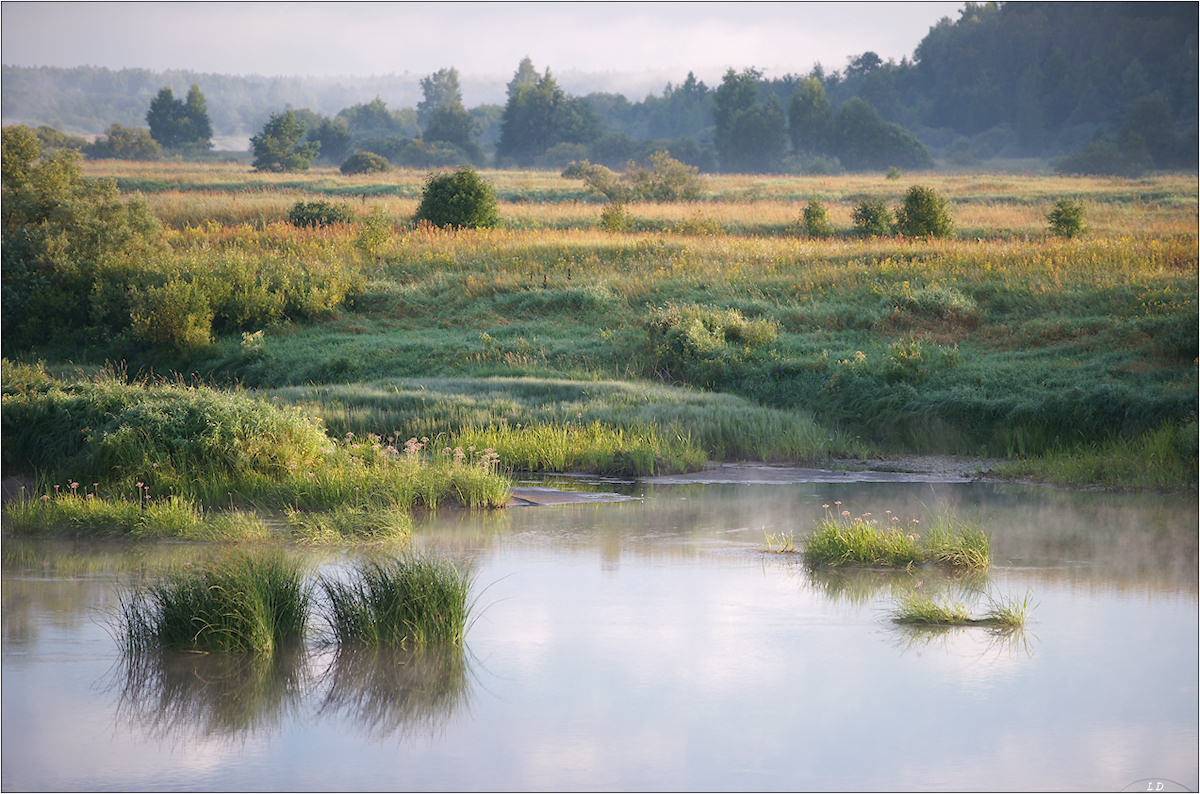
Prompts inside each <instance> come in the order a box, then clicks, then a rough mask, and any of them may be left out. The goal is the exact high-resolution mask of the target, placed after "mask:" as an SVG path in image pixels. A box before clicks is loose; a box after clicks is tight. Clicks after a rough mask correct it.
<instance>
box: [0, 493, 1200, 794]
mask: <svg viewBox="0 0 1200 794" xmlns="http://www.w3.org/2000/svg"><path fill="white" fill-rule="evenodd" d="M774 479H775V480H776V481H752V480H753V478H750V480H747V479H746V478H742V480H743V481H741V482H719V481H718V482H712V481H710V482H703V483H696V482H687V481H679V480H675V481H672V480H667V481H657V482H655V481H645V482H638V483H624V484H623V483H612V482H594V481H587V480H583V479H578V478H573V479H570V480H568V481H566V482H567V487H570V488H574V489H577V490H585V491H590V492H592V493H593V497H592V498H591V499H590V500H588V501H586V502H584V503H580V504H555V505H549V506H539V507H519V508H517V507H514V508H510V509H508V510H504V511H494V512H490V513H478V512H477V513H472V512H466V511H453V512H444V513H442V514H439V515H437V516H435V517H432V518H430V519H428V520H426V521H424V522H422V523H420V525H419V528H418V532H417V537H416V543H417V544H419V545H420V546H422V547H424V548H427V549H431V550H437V551H438V552H440V553H443V554H446V555H448V556H450V557H451V558H453V559H455V560H459V561H462V562H469V563H470V564H471V565H472V567H473V571H474V577H475V583H476V584H475V588H474V591H473V594H474V596H475V598H476V601H477V603H476V609H475V612H474V623H473V624H472V625H471V627H470V629H469V631H468V633H467V644H466V645H467V647H466V648H465V649H464V650H462V651H457V652H450V653H446V652H434V651H430V652H427V653H424V654H403V653H388V654H378V653H367V652H361V653H356V654H343V655H341V656H336V655H334V654H332V653H330V652H328V651H326V650H323V649H322V648H321V647H317V646H315V645H314V646H313V647H310V648H308V649H300V650H298V651H296V652H295V653H289V654H283V655H280V656H279V657H277V658H275V659H272V660H269V661H267V662H253V661H251V660H245V659H238V658H227V657H219V656H203V655H195V654H176V655H162V656H156V657H153V658H149V659H146V660H143V662H142V663H140V664H138V665H129V664H127V663H125V662H123V660H122V658H121V656H120V654H119V652H118V647H117V644H116V642H115V640H114V639H113V637H112V635H111V632H112V627H111V616H112V614H113V613H114V610H115V608H116V606H117V605H118V603H119V599H120V598H121V597H122V595H123V594H125V593H127V592H128V591H129V588H130V586H131V585H132V583H134V582H136V581H137V580H139V579H141V578H143V577H146V576H149V575H153V573H154V572H155V571H156V570H160V569H161V568H162V566H165V565H168V564H173V563H174V564H181V563H183V562H190V561H195V560H198V559H200V558H201V557H203V556H204V555H206V554H209V553H213V552H212V550H211V549H209V548H208V547H204V546H195V545H190V544H184V543H158V544H152V545H135V544H104V545H87V544H81V543H64V542H57V543H50V542H38V543H34V542H30V541H19V540H16V539H8V540H6V541H5V549H4V551H5V555H4V556H5V568H4V574H3V631H4V634H3V669H2V673H3V688H2V690H0V693H2V697H3V759H2V770H3V771H2V781H0V783H2V785H3V788H4V789H5V790H68V791H69V790H81V789H86V790H114V789H120V790H250V791H253V790H429V789H432V790H491V791H506V790H520V791H525V790H549V789H558V790H581V789H582V790H597V789H599V790H629V789H637V790H813V789H817V790H980V789H984V790H1005V789H1023V790H1053V789H1073V790H1089V789H1095V790H1110V791H1111V790H1121V789H1125V788H1127V787H1128V788H1130V789H1131V790H1139V791H1154V790H1163V791H1170V790H1183V789H1190V790H1195V789H1196V788H1197V786H1198V784H1200V780H1198V773H1197V764H1198V758H1197V746H1198V744H1197V743H1198V737H1197V722H1198V713H1197V674H1198V659H1197V643H1198V637H1197V507H1196V498H1195V496H1194V495H1183V496H1163V495H1152V494H1105V493H1091V492H1072V491H1061V490H1053V489H1048V488H1038V487H1033V486H1020V485H1005V484H994V483H936V482H926V483H897V482H846V481H842V482H838V481H834V482H791V481H788V480H787V478H774ZM830 479H836V478H830ZM601 492H608V493H614V494H618V495H619V498H618V499H615V500H612V501H609V500H606V498H604V497H600V496H596V495H595V494H596V493H601ZM835 501H840V502H841V503H842V506H844V507H846V508H848V509H850V510H852V511H854V512H855V514H858V513H860V512H866V511H870V512H872V513H873V514H874V515H884V514H885V513H884V511H886V510H891V511H893V513H894V514H896V515H900V516H904V517H905V518H906V520H907V519H908V517H909V516H913V517H917V516H921V517H928V516H930V515H932V514H934V513H936V512H937V511H939V510H947V509H948V510H952V511H954V513H955V514H957V515H959V516H962V517H966V518H970V519H972V520H977V521H979V522H980V524H981V525H982V526H984V527H985V528H986V529H987V530H988V531H989V532H990V533H991V535H992V560H993V563H992V568H991V570H990V572H989V573H988V574H987V575H986V576H983V577H967V578H951V577H947V576H944V575H942V574H939V573H937V572H935V571H932V570H930V569H925V568H921V569H916V570H913V571H909V572H904V571H902V572H898V573H895V572H884V571H857V572H850V573H841V574H837V573H829V572H822V571H820V570H816V571H814V570H810V569H809V568H808V567H806V566H805V565H804V564H803V562H802V561H801V560H800V558H799V555H794V554H769V553H766V552H765V551H764V549H765V545H764V539H765V535H766V534H767V533H773V534H774V533H784V534H786V533H789V532H794V533H795V536H796V538H797V541H799V540H800V538H802V537H803V535H804V534H806V533H807V532H808V531H810V529H811V528H812V527H813V525H814V523H815V521H816V520H817V519H818V518H820V517H821V516H822V515H823V512H824V511H823V509H822V505H824V504H831V505H832V504H833V503H834V502H835ZM306 553H309V554H311V557H312V561H313V563H314V564H315V565H317V566H321V567H322V569H323V570H330V569H335V568H336V567H337V566H341V565H344V564H346V563H347V562H348V561H349V560H350V559H352V558H353V556H354V554H356V552H347V551H341V552H338V551H312V552H306ZM914 589H921V590H923V591H925V592H931V593H943V594H948V595H953V596H954V597H955V598H959V599H963V600H965V601H966V602H967V603H968V604H971V605H973V608H975V609H977V608H978V605H979V604H980V603H982V601H983V599H986V598H987V597H988V596H992V597H996V598H1005V597H1008V598H1016V599H1018V600H1019V599H1024V598H1026V597H1028V600H1029V603H1030V604H1031V605H1032V607H1031V610H1030V612H1029V622H1028V624H1027V626H1026V628H1025V629H1024V630H1023V631H1018V632H1010V633H997V632H995V631H992V630H989V629H986V628H981V627H965V628H954V629H941V630H930V629H912V628H906V627H902V626H899V625H897V624H895V623H893V622H892V620H891V612H890V610H891V608H892V606H893V605H894V603H895V599H896V598H897V597H898V596H899V595H900V594H902V593H904V592H907V591H911V590H914ZM1158 786H1161V788H1156V787H1158Z"/></svg>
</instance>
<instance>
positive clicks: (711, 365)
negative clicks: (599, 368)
mask: <svg viewBox="0 0 1200 794" xmlns="http://www.w3.org/2000/svg"><path fill="white" fill-rule="evenodd" d="M646 329H647V331H648V332H649V335H650V338H651V340H652V344H653V346H654V365H655V367H656V368H657V371H658V372H659V373H660V374H661V373H665V374H667V375H669V376H671V377H674V378H678V379H681V380H686V381H688V382H691V383H696V384H698V385H702V386H705V387H717V386H720V385H721V384H723V383H725V382H727V381H729V380H731V379H736V378H738V377H740V375H741V373H742V370H743V368H744V365H745V363H746V362H747V361H749V360H751V359H754V358H757V357H758V352H757V349H759V348H762V347H765V346H767V345H769V344H770V343H772V342H774V341H775V339H776V338H777V337H778V336H779V328H778V326H776V325H775V323H773V322H771V321H770V320H767V319H758V320H748V319H746V318H745V317H744V316H743V315H742V313H741V312H739V311H738V310H737V309H717V308H705V307H702V306H694V305H690V304H683V305H680V304H674V303H672V304H668V305H667V306H664V307H661V308H658V309H655V310H654V311H653V313H652V314H651V316H650V319H649V321H648V322H647V324H646Z"/></svg>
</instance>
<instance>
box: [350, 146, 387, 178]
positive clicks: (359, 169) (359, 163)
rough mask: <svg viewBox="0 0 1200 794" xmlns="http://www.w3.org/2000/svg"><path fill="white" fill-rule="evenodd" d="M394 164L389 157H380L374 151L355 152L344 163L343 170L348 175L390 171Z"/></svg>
mask: <svg viewBox="0 0 1200 794" xmlns="http://www.w3.org/2000/svg"><path fill="white" fill-rule="evenodd" d="M391 169H392V164H391V163H389V162H388V161H387V159H385V158H383V157H380V156H379V155H377V154H375V153H373V152H355V153H354V154H352V155H350V156H349V157H347V158H346V162H344V163H342V166H341V172H342V173H343V174H346V175H347V176H349V175H351V174H374V173H378V172H381V171H390V170H391Z"/></svg>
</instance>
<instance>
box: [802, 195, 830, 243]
mask: <svg viewBox="0 0 1200 794" xmlns="http://www.w3.org/2000/svg"><path fill="white" fill-rule="evenodd" d="M802 223H803V225H804V233H805V234H807V235H808V236H809V237H828V236H830V235H831V234H833V226H832V224H830V223H829V213H827V212H826V211H825V205H824V204H822V203H821V202H820V201H817V200H816V199H810V200H809V202H808V206H807V207H805V208H804V216H803V218H802Z"/></svg>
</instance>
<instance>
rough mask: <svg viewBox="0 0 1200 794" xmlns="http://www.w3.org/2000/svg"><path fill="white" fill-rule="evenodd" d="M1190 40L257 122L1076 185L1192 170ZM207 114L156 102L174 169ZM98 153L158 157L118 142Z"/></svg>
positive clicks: (466, 153) (952, 44)
mask: <svg viewBox="0 0 1200 794" xmlns="http://www.w3.org/2000/svg"><path fill="white" fill-rule="evenodd" d="M1196 22H1197V7H1196V5H1195V4H1186V3H1174V4H1145V3H1101V4H1093V3H1070V4H1062V3H1015V4H1009V3H1005V4H996V3H985V4H975V3H967V4H966V6H965V7H964V8H963V9H962V11H961V12H960V14H959V18H958V19H957V20H953V21H952V20H950V19H948V18H947V19H943V20H942V21H941V22H939V23H938V24H937V25H936V26H934V27H933V28H932V29H931V30H930V32H929V34H928V35H927V36H926V37H925V38H924V39H923V40H922V41H921V43H920V45H919V46H918V47H917V48H916V51H915V52H914V55H913V58H912V59H911V60H910V59H907V58H904V59H901V61H900V62H899V63H896V62H894V61H886V62H885V61H883V60H882V59H881V58H879V56H878V55H876V54H875V53H873V52H866V53H863V54H861V55H859V56H856V57H854V58H851V59H849V62H848V63H847V65H846V67H845V68H844V69H843V70H841V71H826V70H825V69H824V68H823V67H822V66H821V65H819V64H818V65H816V66H815V67H813V69H812V70H811V71H810V72H809V73H808V74H805V75H793V74H789V75H784V76H783V77H776V78H767V77H765V76H764V75H763V73H762V72H760V71H759V70H756V69H754V68H746V69H741V70H740V71H739V70H734V69H730V70H728V71H727V72H726V73H725V75H724V76H723V78H722V80H721V82H720V84H719V85H717V86H715V87H709V86H707V85H705V83H704V82H703V81H701V80H698V79H697V78H696V76H695V75H694V74H692V73H689V74H688V76H687V78H686V79H685V80H684V81H683V82H682V83H680V84H678V85H671V84H668V85H667V86H666V87H665V88H664V90H663V91H662V93H661V94H657V95H656V94H651V95H649V96H647V97H646V98H645V99H643V100H641V101H637V102H631V101H629V100H628V99H626V98H625V97H624V96H622V95H620V94H613V93H591V94H587V95H585V96H578V97H576V96H571V95H569V94H567V93H566V92H565V91H564V90H563V88H562V87H561V86H560V85H559V83H558V81H557V80H556V79H555V77H554V75H553V74H552V73H551V71H550V69H548V68H546V69H543V70H542V71H539V70H538V69H537V68H535V66H534V64H533V63H532V61H531V60H530V59H529V58H525V59H524V60H522V61H521V63H520V64H519V65H518V67H517V69H516V71H515V73H514V74H513V77H512V80H511V81H510V82H509V83H508V85H507V91H506V101H505V103H504V104H503V105H498V104H487V105H479V106H477V107H474V108H470V109H468V108H466V107H465V106H464V104H463V101H462V91H461V87H460V83H459V75H458V73H457V71H456V70H455V69H453V68H444V69H440V70H438V71H437V72H434V73H433V74H430V75H428V76H426V77H424V78H423V79H421V80H420V81H419V83H420V89H421V99H420V100H419V101H418V102H417V104H416V107H405V108H395V109H393V108H389V107H388V106H387V104H386V103H385V102H384V101H383V100H382V99H380V98H379V97H376V98H375V99H374V100H373V101H371V102H366V103H360V104H355V105H350V106H347V107H344V108H343V109H341V110H340V111H338V112H336V113H333V114H329V115H325V114H322V113H320V112H317V111H314V110H311V109H293V108H286V109H285V110H283V111H280V112H278V113H275V114H272V116H271V117H270V118H268V119H267V120H266V122H265V123H263V122H262V121H261V120H260V122H259V123H260V124H261V125H262V126H261V127H259V128H258V129H259V133H258V134H257V135H256V136H255V139H256V140H259V141H262V142H263V143H264V144H265V145H268V148H269V146H270V145H273V144H271V141H276V142H277V141H278V140H279V138H278V134H279V133H280V132H282V131H284V129H285V128H286V129H287V131H288V134H289V135H292V134H294V133H296V132H297V131H298V132H299V137H298V139H297V141H296V142H294V143H293V144H292V145H293V146H294V147H295V148H296V149H297V152H298V153H299V154H301V157H300V160H303V159H305V155H306V154H307V153H308V152H309V151H310V150H311V157H308V158H307V159H308V160H309V161H312V160H316V161H319V162H325V163H331V164H342V163H344V162H345V161H346V160H347V159H348V158H349V157H350V156H351V155H354V154H355V153H356V152H358V153H370V154H373V155H377V156H379V157H381V158H383V159H384V160H386V161H388V162H389V163H391V164H395V165H406V166H413V167H437V166H444V165H457V164H460V163H466V162H469V163H473V164H476V165H483V164H487V165H491V164H496V165H502V166H503V165H508V166H519V167H544V168H562V167H564V166H565V165H567V164H568V163H570V162H572V161H582V160H588V161H590V162H592V163H596V164H602V165H606V166H610V167H614V168H616V167H621V166H623V165H624V164H625V163H626V162H628V161H630V160H633V161H638V162H647V161H648V158H649V156H650V155H651V154H653V153H655V152H659V151H666V152H669V153H670V154H671V156H672V157H674V158H676V159H678V160H680V161H682V162H684V163H687V164H689V165H692V166H694V167H696V168H698V169H700V170H702V171H709V172H712V171H745V172H768V171H789V172H805V173H820V172H832V171H839V170H878V169H886V168H888V167H892V166H895V167H900V168H905V169H914V170H915V169H922V168H927V167H929V166H930V165H932V156H931V152H934V151H936V152H937V153H939V155H941V156H943V157H945V158H947V159H949V160H950V161H951V162H952V163H954V164H958V165H971V164H973V163H975V162H978V161H981V160H984V159H987V158H990V157H997V156H999V157H1025V156H1043V157H1044V156H1054V155H1067V156H1065V157H1063V158H1062V160H1061V161H1060V166H1061V167H1063V168H1064V169H1065V170H1073V171H1077V172H1101V173H1104V172H1107V173H1137V172H1140V171H1144V170H1149V169H1152V168H1178V167H1194V166H1195V164H1196V150H1197V146H1196V140H1197V136H1196V116H1197V106H1196V95H1197V66H1196ZM9 69H10V67H5V75H6V84H7V82H8V74H9ZM6 87H7V85H6ZM164 92H165V97H164ZM197 99H198V100H199V103H200V104H201V106H203V102H204V98H203V96H202V95H200V92H199V87H198V86H197V85H193V86H192V90H191V91H189V92H188V97H187V99H186V101H180V100H175V99H174V97H173V95H171V92H170V88H165V89H162V90H161V91H160V92H159V94H158V95H157V96H156V97H155V99H154V100H153V102H152V103H151V105H152V110H153V111H154V112H153V113H151V114H147V117H146V118H147V123H148V124H149V126H150V135H149V137H150V138H151V139H153V141H154V142H156V143H158V144H159V145H160V146H161V147H162V148H163V149H164V150H166V151H168V152H181V151H182V152H187V151H190V152H192V153H195V152H196V151H203V149H204V147H200V148H199V149H197V148H196V146H195V141H193V142H192V143H191V144H185V143H181V141H182V140H183V139H179V138H178V136H179V135H183V138H185V139H186V138H187V136H188V135H189V134H194V131H193V133H189V132H188V131H187V125H188V124H195V123H199V122H196V121H189V118H193V117H194V118H198V116H196V114H195V113H194V110H195V107H194V103H195V102H196V100H197ZM7 104H8V103H6V105H7ZM276 107H278V105H276ZM155 108H157V109H155ZM188 108H191V109H192V112H193V117H189V116H188V115H187V112H186V111H188ZM160 111H162V112H160ZM289 113H290V116H289V115H288V114H289ZM152 116H154V117H155V118H158V119H159V123H158V124H157V129H156V124H155V123H153V122H151V117H152ZM285 117H286V121H285ZM164 119H165V120H166V121H164ZM172 124H175V125H176V127H180V129H176V128H175V127H172V126H171V125H172ZM268 128H270V129H268ZM181 130H182V131H181ZM208 132H209V133H210V136H211V127H210V128H209V130H208ZM309 144H314V145H312V146H310V145H309ZM103 145H107V146H108V149H107V151H110V152H111V151H134V150H136V151H140V153H141V154H143V155H145V156H153V154H154V152H153V147H152V146H151V145H150V144H149V142H147V141H146V140H145V139H144V136H142V137H139V136H138V135H137V134H136V133H135V132H132V131H130V130H129V129H128V128H123V127H117V128H115V129H110V131H109V135H108V136H107V139H106V141H105V142H104V143H103ZM103 145H102V148H101V152H103V151H105V150H104V149H103ZM139 147H140V149H139ZM277 148H278V147H277ZM100 156H103V154H102V153H101V155H100ZM255 156H256V160H257V159H258V156H259V152H258V151H257V150H256V152H255ZM276 160H278V158H276ZM269 167H282V166H280V165H279V163H278V162H274V163H273V164H272V165H270V166H269Z"/></svg>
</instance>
